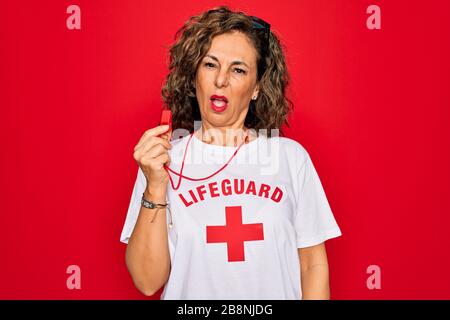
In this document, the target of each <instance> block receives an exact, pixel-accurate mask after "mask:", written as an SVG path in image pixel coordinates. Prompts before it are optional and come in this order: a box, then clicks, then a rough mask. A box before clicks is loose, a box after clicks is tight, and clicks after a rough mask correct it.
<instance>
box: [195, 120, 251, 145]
mask: <svg viewBox="0 0 450 320" xmlns="http://www.w3.org/2000/svg"><path fill="white" fill-rule="evenodd" d="M194 134H195V135H196V137H197V138H199V139H200V140H202V141H203V142H205V143H209V144H214V145H219V146H232V147H237V146H239V145H241V144H242V143H243V142H244V141H245V138H246V136H247V135H248V136H249V137H248V140H247V142H248V141H250V139H251V138H250V135H249V130H248V128H246V127H245V126H244V125H243V124H236V125H233V126H224V127H214V126H211V125H209V124H207V123H204V122H203V121H202V125H201V127H200V129H199V130H197V131H196V132H195V133H194Z"/></svg>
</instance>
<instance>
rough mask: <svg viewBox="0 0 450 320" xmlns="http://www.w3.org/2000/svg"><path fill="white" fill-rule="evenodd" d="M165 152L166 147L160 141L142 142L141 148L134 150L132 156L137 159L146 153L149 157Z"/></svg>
mask: <svg viewBox="0 0 450 320" xmlns="http://www.w3.org/2000/svg"><path fill="white" fill-rule="evenodd" d="M164 152H166V153H167V148H166V147H165V146H163V145H162V144H160V143H157V144H149V143H147V144H144V145H143V146H142V147H141V148H139V149H137V150H136V151H135V152H134V158H135V159H136V160H139V159H140V158H142V157H144V156H146V155H147V154H148V155H150V156H151V157H156V156H158V155H160V154H162V153H164Z"/></svg>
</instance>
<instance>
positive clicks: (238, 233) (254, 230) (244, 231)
mask: <svg viewBox="0 0 450 320" xmlns="http://www.w3.org/2000/svg"><path fill="white" fill-rule="evenodd" d="M225 215H226V225H224V226H206V242H207V243H221V242H226V243H227V250H228V261H229V262H232V261H245V253H244V241H255V240H264V233H263V224H262V223H250V224H242V207H241V206H236V207H225Z"/></svg>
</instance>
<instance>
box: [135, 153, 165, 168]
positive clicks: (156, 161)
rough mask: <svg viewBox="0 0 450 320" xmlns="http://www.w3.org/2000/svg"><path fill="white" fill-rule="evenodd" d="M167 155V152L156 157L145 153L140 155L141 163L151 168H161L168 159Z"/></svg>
mask: <svg viewBox="0 0 450 320" xmlns="http://www.w3.org/2000/svg"><path fill="white" fill-rule="evenodd" d="M169 159H170V158H169V155H168V154H167V153H163V154H160V155H159V156H157V157H152V156H150V155H149V154H148V153H146V154H145V155H144V156H143V157H142V163H143V164H145V165H147V166H149V167H150V168H151V169H153V170H160V169H162V167H163V165H164V164H165V163H166V162H168V161H169Z"/></svg>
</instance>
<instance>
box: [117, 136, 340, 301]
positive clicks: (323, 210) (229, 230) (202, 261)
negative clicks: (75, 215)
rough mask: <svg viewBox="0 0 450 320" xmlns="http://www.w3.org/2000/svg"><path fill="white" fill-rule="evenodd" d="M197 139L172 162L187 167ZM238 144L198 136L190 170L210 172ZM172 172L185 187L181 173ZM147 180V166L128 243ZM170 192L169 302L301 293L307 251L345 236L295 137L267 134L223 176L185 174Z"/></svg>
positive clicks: (181, 145)
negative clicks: (304, 251) (302, 251)
mask: <svg viewBox="0 0 450 320" xmlns="http://www.w3.org/2000/svg"><path fill="white" fill-rule="evenodd" d="M189 137H190V135H187V136H185V137H182V138H180V139H177V140H174V141H171V144H172V146H173V147H172V149H171V150H169V155H170V158H171V163H170V168H171V169H172V170H174V171H176V172H178V173H179V172H180V168H181V162H182V159H183V154H184V152H185V150H186V145H187V142H188V141H189ZM236 149H237V147H223V146H219V145H211V144H207V143H205V142H203V141H201V140H200V139H198V138H197V137H196V136H195V135H194V136H192V138H191V141H190V144H189V147H188V151H187V154H186V159H185V164H184V169H183V175H184V176H187V177H190V178H203V177H207V176H209V175H211V174H212V173H214V172H216V171H217V170H218V169H219V168H221V167H222V166H223V165H224V164H225V163H226V162H227V161H228V160H229V159H230V157H231V156H232V155H233V153H234V152H235V150H236ZM171 176H172V179H173V181H174V184H175V187H176V186H177V184H178V180H179V177H178V176H176V175H175V174H173V173H171ZM145 186H146V179H145V177H144V174H143V172H142V171H141V169H140V168H139V169H138V174H137V179H136V183H135V185H134V189H133V193H132V196H131V202H130V205H129V208H128V213H127V217H126V220H125V225H124V227H123V230H122V234H121V237H120V241H122V242H124V243H128V239H129V237H130V235H131V233H132V232H133V228H134V225H135V223H136V220H137V217H138V214H139V210H140V206H141V205H140V200H141V197H142V193H143V192H144V188H145ZM167 197H168V200H169V202H170V206H171V211H172V216H173V223H174V225H173V227H172V228H169V227H167V229H168V236H169V237H168V241H169V251H170V258H171V271H170V276H169V280H168V282H167V283H166V285H165V287H164V290H163V293H162V295H161V299H255V300H256V299H257V300H264V299H301V297H302V293H301V277H300V262H299V255H298V250H297V249H298V248H305V247H309V246H313V245H317V244H320V243H322V242H324V241H325V240H327V239H330V238H334V237H338V236H340V235H341V230H340V228H339V226H338V225H337V223H336V221H335V218H334V216H333V213H332V211H331V208H330V206H329V203H328V201H327V198H326V195H325V192H324V190H323V187H322V185H321V182H320V180H319V177H318V175H317V172H316V170H315V168H314V166H313V163H312V161H311V158H310V157H309V154H308V153H307V151H306V150H305V149H304V148H303V146H302V145H301V144H300V143H298V142H296V141H295V140H292V139H289V138H285V137H273V138H267V136H265V135H262V134H260V135H259V137H258V138H257V139H255V140H253V141H251V142H249V143H248V144H244V145H243V146H242V147H241V149H240V150H239V151H238V153H237V154H236V156H235V157H234V158H233V159H232V161H231V162H230V163H229V164H228V166H227V167H226V168H225V169H224V170H222V171H221V172H220V173H218V174H217V175H215V176H213V177H211V178H209V179H207V180H203V181H190V180H187V179H182V181H181V185H180V187H179V189H178V190H174V189H173V187H172V185H171V183H170V182H169V184H168V187H167ZM160 212H161V211H160ZM166 216H167V222H169V221H170V215H169V212H168V211H167V215H166Z"/></svg>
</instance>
